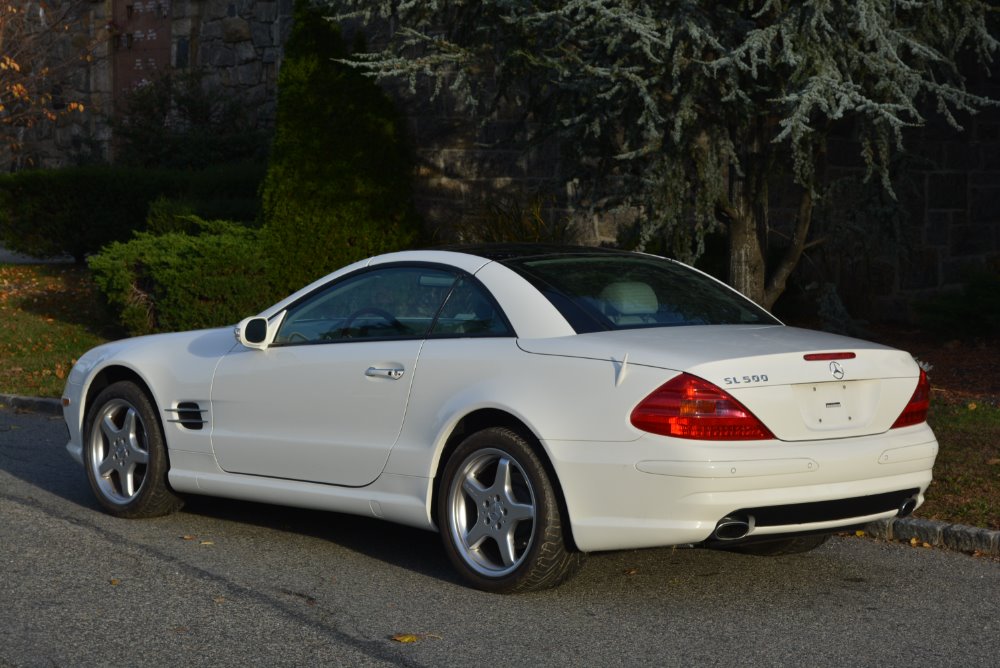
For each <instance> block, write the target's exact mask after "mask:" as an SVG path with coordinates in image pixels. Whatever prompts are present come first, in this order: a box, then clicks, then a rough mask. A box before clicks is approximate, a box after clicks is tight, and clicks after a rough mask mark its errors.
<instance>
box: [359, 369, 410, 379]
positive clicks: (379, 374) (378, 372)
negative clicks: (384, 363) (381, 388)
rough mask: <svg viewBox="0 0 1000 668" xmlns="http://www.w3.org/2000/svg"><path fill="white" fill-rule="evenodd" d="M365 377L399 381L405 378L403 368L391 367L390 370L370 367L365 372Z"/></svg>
mask: <svg viewBox="0 0 1000 668" xmlns="http://www.w3.org/2000/svg"><path fill="white" fill-rule="evenodd" d="M365 375H366V376H368V377H369V378H391V379H393V380H399V379H400V378H402V377H403V368H402V367H391V368H389V369H379V368H378V367H374V366H370V367H368V369H367V370H366V371H365Z"/></svg>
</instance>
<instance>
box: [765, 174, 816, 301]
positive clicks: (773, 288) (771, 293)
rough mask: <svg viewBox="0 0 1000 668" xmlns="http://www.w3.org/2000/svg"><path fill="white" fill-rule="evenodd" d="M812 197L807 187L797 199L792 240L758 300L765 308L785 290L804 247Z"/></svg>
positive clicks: (809, 220) (810, 216)
mask: <svg viewBox="0 0 1000 668" xmlns="http://www.w3.org/2000/svg"><path fill="white" fill-rule="evenodd" d="M812 209H813V199H812V193H811V192H810V191H809V189H808V188H805V189H803V190H802V197H801V199H800V200H799V215H798V218H797V219H796V220H795V230H794V231H793V232H792V242H791V243H790V244H789V245H788V248H786V249H785V252H784V254H782V256H781V260H780V261H779V262H778V266H777V267H775V268H774V270H773V271H772V272H771V277H770V279H769V280H768V281H767V288H766V289H765V290H764V300H763V301H762V302H758V303H759V304H760V305H761V306H763V307H764V308H766V309H769V310H770V309H771V307H773V306H774V302H776V301H778V297H780V296H781V294H782V293H783V292H784V291H785V286H786V284H787V283H788V277H789V276H791V275H792V272H793V271H794V270H795V267H797V266H798V264H799V260H800V259H802V253H803V252H804V251H805V249H806V239H807V238H808V236H809V225H810V223H811V222H812Z"/></svg>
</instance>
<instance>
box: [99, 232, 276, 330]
mask: <svg viewBox="0 0 1000 668" xmlns="http://www.w3.org/2000/svg"><path fill="white" fill-rule="evenodd" d="M186 223H187V225H188V229H189V230H190V231H191V233H186V232H183V231H173V232H167V233H165V234H160V235H156V234H152V233H149V232H139V233H137V234H136V235H135V237H134V238H133V239H132V240H130V241H128V242H126V243H120V242H115V243H112V244H110V245H109V246H108V247H106V248H105V249H104V250H103V251H102V252H101V253H100V254H99V255H95V256H93V257H91V258H90V260H89V264H90V269H91V272H92V273H93V276H94V282H95V283H96V284H97V286H98V287H99V288H100V289H101V291H102V292H103V293H104V295H105V296H106V298H107V300H108V303H109V304H110V305H111V307H112V308H113V309H114V310H115V311H116V312H117V313H118V317H119V321H120V322H121V324H122V325H123V326H124V327H125V328H126V330H128V332H129V333H130V334H132V335H138V334H149V333H152V332H163V331H176V330H184V329H198V328H203V327H215V326H221V325H226V324H231V323H235V322H237V321H239V320H240V319H242V318H244V317H246V316H248V315H253V314H255V313H258V312H259V311H261V310H262V309H264V308H265V307H267V306H268V305H270V304H271V303H272V302H274V301H275V299H274V298H273V297H274V296H273V293H272V292H271V290H270V289H269V287H268V281H267V278H266V276H265V270H264V264H263V262H262V261H261V259H260V248H259V243H258V237H259V232H258V231H257V230H253V229H249V228H247V227H245V226H243V225H240V224H237V223H231V222H227V221H204V220H201V219H200V218H197V217H194V216H189V217H187V220H186Z"/></svg>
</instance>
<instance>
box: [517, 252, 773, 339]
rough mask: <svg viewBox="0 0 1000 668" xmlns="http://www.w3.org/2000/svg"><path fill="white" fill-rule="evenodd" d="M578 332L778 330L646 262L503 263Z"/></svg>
mask: <svg viewBox="0 0 1000 668" xmlns="http://www.w3.org/2000/svg"><path fill="white" fill-rule="evenodd" d="M504 264H506V265H507V266H509V267H510V268H511V269H513V270H514V271H517V272H518V273H520V274H521V275H522V276H524V277H525V278H526V279H527V280H529V281H530V282H531V283H532V284H533V285H534V286H535V287H536V288H537V289H538V290H539V291H540V292H541V293H542V294H544V295H545V296H546V297H547V298H548V300H549V301H550V302H552V304H553V305H554V306H555V307H556V308H557V309H559V312H560V313H562V315H563V317H564V318H566V320H567V321H568V322H569V323H570V325H572V326H573V328H574V329H575V330H576V331H577V333H580V334H582V333H585V332H599V331H605V330H613V329H633V328H639V327H675V326H680V325H757V324H766V325H775V324H780V323H779V322H778V321H777V320H776V319H775V318H774V317H773V316H771V315H770V314H769V313H768V312H767V311H765V310H764V309H762V308H760V307H759V306H757V305H756V304H754V303H753V302H752V301H750V300H749V299H747V298H746V297H743V296H742V295H740V294H739V293H737V292H734V291H733V290H730V289H729V288H728V287H726V286H725V285H723V284H721V283H719V282H718V281H716V280H714V279H712V278H710V277H708V276H706V275H704V274H702V273H700V272H698V271H695V270H694V269H691V268H690V267H688V266H686V265H684V264H681V263H679V262H674V261H671V260H666V259H663V258H658V257H654V256H644V255H614V254H601V255H559V256H554V255H549V256H543V257H526V258H517V259H510V260H507V261H505V262H504Z"/></svg>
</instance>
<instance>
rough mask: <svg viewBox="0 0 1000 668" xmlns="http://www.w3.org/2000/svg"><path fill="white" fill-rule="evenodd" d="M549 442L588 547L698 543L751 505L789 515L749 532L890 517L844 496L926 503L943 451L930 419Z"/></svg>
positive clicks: (573, 520) (891, 511)
mask: <svg viewBox="0 0 1000 668" xmlns="http://www.w3.org/2000/svg"><path fill="white" fill-rule="evenodd" d="M545 447H546V449H547V451H548V453H549V456H550V457H551V459H552V463H553V466H554V467H555V469H556V473H557V475H558V477H559V481H560V484H561V485H562V491H563V494H564V496H565V499H566V504H567V508H568V511H569V519H570V525H571V527H572V531H573V538H574V540H575V542H576V545H577V547H579V548H580V549H581V550H584V551H588V552H589V551H596V550H614V549H630V548H639V547H653V546H666V545H681V544H690V543H701V542H704V541H705V540H707V539H709V537H710V536H711V534H712V532H713V531H714V529H715V526H716V524H717V523H718V521H719V520H720V519H722V518H723V517H726V516H727V515H730V514H732V513H735V512H737V511H741V510H743V511H745V510H747V509H761V510H762V511H763V512H764V513H765V514H767V515H769V516H771V517H774V518H786V519H789V518H790V522H789V523H777V524H775V523H771V524H764V525H761V526H755V527H754V529H753V530H752V532H751V534H750V535H748V538H754V537H758V538H759V537H762V536H765V535H780V534H786V533H801V532H806V531H816V530H830V531H833V530H836V529H837V528H839V527H847V526H854V525H857V524H861V523H865V522H869V521H872V520H877V519H883V518H887V517H893V516H895V515H896V514H897V512H898V510H897V509H896V508H893V507H892V506H891V504H890V505H888V506H887V504H886V503H878V504H874V505H872V504H866V503H864V502H858V503H855V504H854V505H852V504H851V502H848V501H846V500H859V499H862V500H863V499H866V498H870V497H878V495H888V494H894V493H898V494H901V495H902V494H904V493H906V494H912V492H913V490H916V496H917V502H918V505H919V504H920V503H923V494H924V492H925V491H926V489H927V486H928V485H929V484H930V481H931V469H932V467H933V465H934V459H935V457H936V455H937V450H938V445H937V440H936V439H935V438H934V433H933V432H932V431H931V429H930V427H928V426H927V425H926V424H920V425H915V426H913V427H907V428H905V429H895V430H892V431H890V432H887V433H885V434H879V435H876V436H866V437H858V438H850V439H831V440H825V441H811V442H805V443H786V442H782V441H760V442H748V443H741V444H722V445H719V444H713V443H704V442H698V441H686V440H681V439H672V438H667V437H661V436H654V435H647V436H643V437H642V438H640V439H638V440H636V441H633V442H629V443H607V442H588V441H547V442H546V443H545ZM885 498H890V497H885ZM841 502H843V503H841ZM838 503H839V505H838ZM803 504H815V505H811V506H810V505H803ZM782 507H789V508H791V507H797V509H798V511H799V512H780V509H781V508H782ZM830 508H837V510H836V511H835V512H832V513H831V512H830V511H829V510H828V509H830ZM824 509H827V510H824ZM845 509H846V510H845ZM854 512H858V513H862V514H860V515H855V514H853V513H854ZM845 513H846V514H847V515H848V516H845ZM778 521H779V522H780V521H782V520H778Z"/></svg>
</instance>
